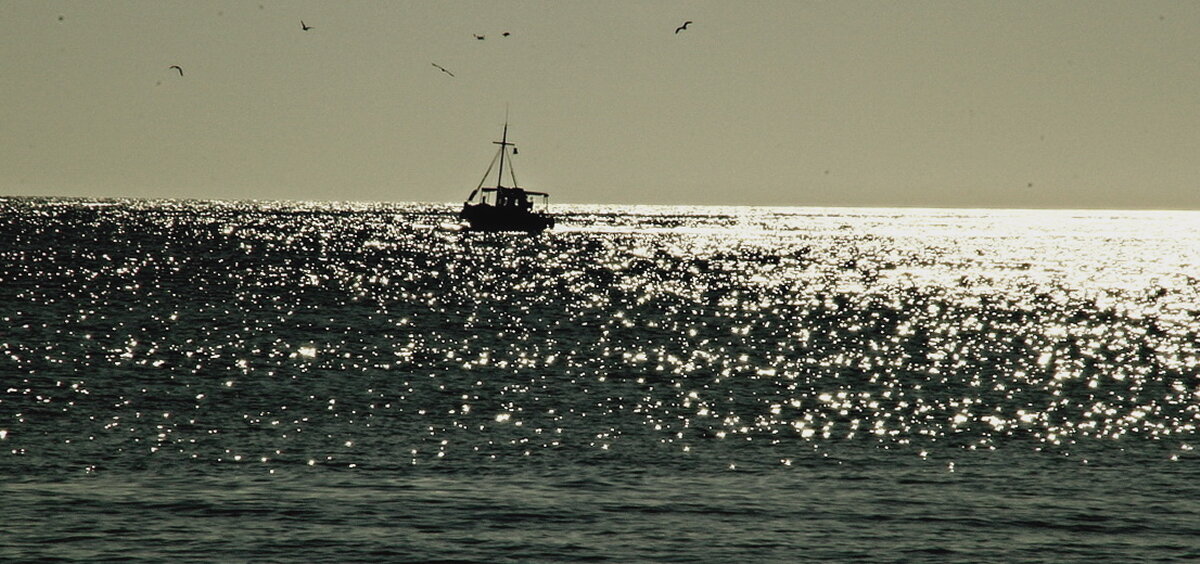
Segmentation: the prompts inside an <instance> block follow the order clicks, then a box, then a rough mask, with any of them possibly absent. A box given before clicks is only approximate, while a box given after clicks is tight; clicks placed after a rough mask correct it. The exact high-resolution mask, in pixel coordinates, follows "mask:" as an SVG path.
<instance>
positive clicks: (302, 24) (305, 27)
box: [300, 20, 312, 31]
mask: <svg viewBox="0 0 1200 564" xmlns="http://www.w3.org/2000/svg"><path fill="white" fill-rule="evenodd" d="M300 29H302V30H304V31H308V30H310V29H312V26H308V25H305V24H304V20H300Z"/></svg>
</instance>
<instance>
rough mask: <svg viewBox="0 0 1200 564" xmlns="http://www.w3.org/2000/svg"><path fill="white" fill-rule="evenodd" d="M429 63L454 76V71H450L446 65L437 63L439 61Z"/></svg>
mask: <svg viewBox="0 0 1200 564" xmlns="http://www.w3.org/2000/svg"><path fill="white" fill-rule="evenodd" d="M429 64H431V65H433V66H435V67H437V69H438V70H440V71H442V72H444V73H446V74H448V75H450V76H454V73H452V72H450V71H448V70H446V67H443V66H442V65H439V64H437V63H429Z"/></svg>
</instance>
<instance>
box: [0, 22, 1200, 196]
mask: <svg viewBox="0 0 1200 564" xmlns="http://www.w3.org/2000/svg"><path fill="white" fill-rule="evenodd" d="M301 20H303V21H304V22H305V24H307V25H308V26H311V28H312V29H309V30H307V31H305V30H302V29H301V25H300V22H301ZM688 20H690V21H692V22H693V23H692V24H691V25H689V26H688V28H687V29H686V30H683V31H681V32H679V33H675V29H676V28H677V27H678V26H679V25H680V24H682V23H683V22H684V21H688ZM1198 30H1200V2H1177V1H1169V2H1156V1H1149V0H1142V1H1131V2H1117V1H1107V0H1087V1H1070V0H1062V1H1055V2H1044V1H1023V0H1011V1H1004V2H997V1H994V0H992V1H971V0H954V1H926V0H906V1H903V2H891V1H882V0H877V1H856V0H839V1H820V2H817V1H802V0H790V1H779V2H774V1H729V0H722V1H712V2H708V1H696V2H670V1H645V2H625V1H617V0H605V1H590V2H581V1H569V0H553V1H544V2H543V1H537V2H535V1H505V0H491V1H486V2H467V1H446V2H440V1H439V2H434V1H422V2H401V1H366V0H355V1H349V2H329V1H325V0H317V1H303V0H297V1H288V2H277V1H272V0H249V1H230V2H223V1H209V0H179V1H171V0H153V1H124V0H106V1H103V2H85V1H70V2H58V1H53V0H50V1H47V0H29V1H26V0H0V195H9V196H80V197H129V198H198V199H260V200H318V201H381V202H455V201H461V200H463V199H464V198H466V196H467V194H468V193H469V192H470V191H471V189H473V188H474V187H475V186H476V185H477V184H478V183H479V180H480V178H481V177H482V176H483V173H484V171H485V170H486V169H487V166H488V163H489V162H491V159H492V156H493V155H494V151H495V148H496V147H495V145H493V144H492V141H496V140H498V139H499V137H500V134H501V129H502V128H503V125H504V122H505V115H506V112H507V115H508V120H509V122H510V126H509V138H510V141H514V142H516V144H517V146H518V148H519V154H518V155H517V157H516V159H515V168H516V172H517V178H518V180H519V181H520V182H521V185H522V186H523V187H526V188H529V189H533V190H542V191H548V192H550V193H551V195H552V199H551V202H552V203H555V202H558V203H601V204H700V205H708V204H711V205H769V206H855V207H858V206H865V207H870V206H879V207H987V208H1069V209H1076V208H1080V209H1082V208H1089V209H1200V32H1198ZM504 33H508V34H509V35H508V36H504V35H503V34H504ZM476 35H480V36H483V37H484V39H483V40H479V39H476V38H475V36H476ZM434 64H437V65H441V66H442V67H444V68H445V69H447V70H449V71H450V72H452V73H453V76H450V75H449V74H447V73H443V72H442V71H441V70H439V69H438V68H437V67H435V66H433V65H434ZM172 65H178V66H179V67H180V68H182V69H183V76H179V73H178V72H176V71H175V70H173V69H170V68H169V67H171V66H172Z"/></svg>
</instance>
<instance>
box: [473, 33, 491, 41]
mask: <svg viewBox="0 0 1200 564" xmlns="http://www.w3.org/2000/svg"><path fill="white" fill-rule="evenodd" d="M471 35H475V34H474V33H472V34H471ZM475 39H478V40H480V41H483V40H484V39H487V37H486V36H484V35H475Z"/></svg>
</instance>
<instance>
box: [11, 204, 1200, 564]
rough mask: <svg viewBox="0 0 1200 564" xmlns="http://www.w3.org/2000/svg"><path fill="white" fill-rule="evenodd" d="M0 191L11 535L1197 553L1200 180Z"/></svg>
mask: <svg viewBox="0 0 1200 564" xmlns="http://www.w3.org/2000/svg"><path fill="white" fill-rule="evenodd" d="M455 211H456V209H455V206H451V205H440V204H439V205H405V204H396V205H390V204H389V205H384V204H315V203H257V202H202V201H124V200H114V201H88V200H56V199H0V322H2V323H0V510H2V515H0V560H2V561H99V560H120V561H146V562H162V561H194V560H211V561H241V562H271V561H304V562H313V561H337V562H345V561H480V562H498V561H514V562H527V561H614V562H633V561H713V562H762V561H777V562H791V561H856V562H857V561H867V562H922V561H925V562H1068V561H1071V562H1117V563H1132V562H1159V561H1196V560H1198V559H1200V454H1198V453H1197V451H1196V450H1194V448H1195V447H1197V446H1200V437H1198V436H1197V429H1196V426H1197V424H1198V422H1200V344H1198V341H1200V338H1198V333H1200V213H1169V212H1091V211H1089V212H1079V211H979V210H888V209H833V208H713V207H604V206H558V207H557V208H556V212H557V213H558V214H559V226H558V228H556V229H555V230H554V231H553V232H548V233H545V234H542V235H539V236H527V235H515V234H472V233H462V232H457V231H454V230H452V229H448V228H447V227H446V226H445V225H443V224H445V223H447V222H450V221H452V220H453V216H454V213H455Z"/></svg>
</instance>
